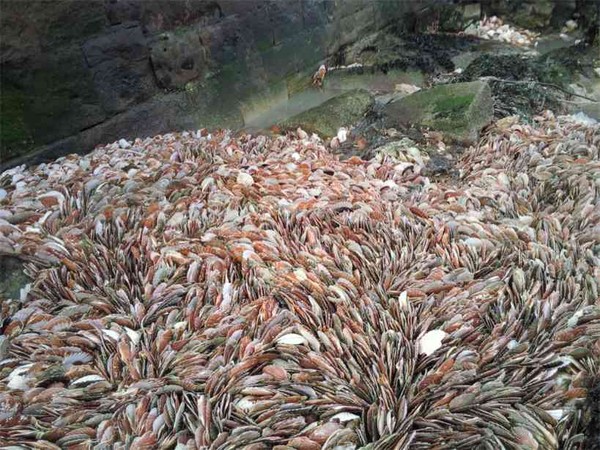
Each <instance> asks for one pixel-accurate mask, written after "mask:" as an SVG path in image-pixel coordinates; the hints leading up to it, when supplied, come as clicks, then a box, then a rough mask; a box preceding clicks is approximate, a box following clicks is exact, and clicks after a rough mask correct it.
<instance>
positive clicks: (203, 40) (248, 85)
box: [0, 0, 432, 169]
mask: <svg viewBox="0 0 600 450" xmlns="http://www.w3.org/2000/svg"><path fill="white" fill-rule="evenodd" d="M428 3H432V1H431V0H416V1H415V0H412V1H403V0H386V1H373V0H219V1H208V0H169V1H167V0H144V1H142V0H87V1H81V0H52V1H49V0H45V1H42V0H26V1H12V2H3V3H2V14H1V15H0V27H1V35H2V42H1V43H0V65H1V80H0V81H1V91H0V96H1V102H2V103H1V105H0V106H1V108H0V113H1V117H0V118H1V122H0V126H1V136H0V169H2V168H6V167H7V162H8V161H10V164H11V165H12V164H14V163H16V162H19V160H18V159H15V158H18V157H20V156H23V155H32V154H41V155H43V158H42V159H46V158H50V157H56V156H58V155H62V154H65V153H70V152H86V151H89V150H91V149H92V148H93V147H94V146H96V145H98V144H102V143H106V142H111V141H114V140H116V139H118V138H121V137H125V138H133V137H137V136H145V135H153V134H157V133H161V132H166V131H169V130H177V129H186V128H192V129H194V128H198V127H202V126H209V127H212V126H222V127H237V126H241V125H243V116H242V111H241V108H240V106H241V105H242V104H243V102H244V99H246V98H247V97H248V96H249V95H251V94H252V93H256V92H261V91H263V90H265V89H268V88H269V87H271V86H274V85H277V84H278V83H281V82H282V81H284V80H286V79H288V78H289V77H293V75H294V74H297V73H299V72H307V73H311V72H312V71H313V70H315V69H316V67H317V66H318V64H319V63H320V62H321V61H323V60H325V59H326V58H327V57H329V56H331V55H333V54H334V53H335V52H336V51H337V50H338V49H340V48H341V47H342V46H344V45H346V44H349V43H352V42H354V41H356V40H357V39H358V38H359V37H361V36H363V35H365V34H367V33H370V32H374V31H376V30H379V29H381V28H383V27H385V26H387V25H390V24H396V25H397V24H398V23H399V22H401V21H402V20H403V17H405V15H406V14H407V13H408V12H410V11H411V10H414V9H420V8H422V7H423V5H425V4H428ZM36 152H37V153H36ZM38 160H41V159H40V158H38Z"/></svg>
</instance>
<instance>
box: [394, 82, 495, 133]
mask: <svg viewBox="0 0 600 450" xmlns="http://www.w3.org/2000/svg"><path fill="white" fill-rule="evenodd" d="M383 114H384V116H385V121H386V124H387V126H389V127H394V126H399V125H402V124H408V123H411V124H418V125H420V126H423V127H428V128H431V129H433V130H437V131H441V132H443V133H444V135H445V136H446V137H447V138H449V139H450V140H454V141H458V142H465V143H467V142H473V141H475V140H476V139H477V138H478V136H479V132H480V131H481V129H482V128H483V127H484V126H486V125H487V124H489V123H490V122H491V121H492V119H493V114H494V104H493V100H492V93H491V90H490V87H489V86H488V84H487V83H485V82H482V81H474V82H470V83H456V84H446V85H439V86H435V87H433V88H431V89H428V90H425V91H419V92H416V93H414V94H411V95H409V96H407V97H404V98H402V99H400V100H398V101H395V102H392V103H390V104H388V105H386V107H385V108H384V111H383Z"/></svg>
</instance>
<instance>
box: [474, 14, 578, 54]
mask: <svg viewBox="0 0 600 450" xmlns="http://www.w3.org/2000/svg"><path fill="white" fill-rule="evenodd" d="M571 22H572V21H571ZM576 26H577V25H575V27H576ZM466 33H467V34H472V35H474V36H478V37H480V38H482V39H487V40H493V41H500V42H507V43H510V44H513V45H517V46H520V47H530V46H532V45H535V44H536V42H537V39H538V37H539V34H537V33H534V32H532V31H529V30H524V29H516V28H514V27H512V26H511V25H509V24H505V23H504V22H503V21H502V19H500V18H499V17H496V16H492V17H489V18H487V17H486V18H484V19H483V20H480V21H479V22H478V23H477V24H475V26H473V27H470V28H468V29H467V30H466Z"/></svg>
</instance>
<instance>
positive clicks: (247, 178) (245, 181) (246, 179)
mask: <svg viewBox="0 0 600 450" xmlns="http://www.w3.org/2000/svg"><path fill="white" fill-rule="evenodd" d="M237 183H238V184H241V185H242V186H252V185H253V184H254V178H252V175H250V174H249V173H246V172H240V173H238V176H237Z"/></svg>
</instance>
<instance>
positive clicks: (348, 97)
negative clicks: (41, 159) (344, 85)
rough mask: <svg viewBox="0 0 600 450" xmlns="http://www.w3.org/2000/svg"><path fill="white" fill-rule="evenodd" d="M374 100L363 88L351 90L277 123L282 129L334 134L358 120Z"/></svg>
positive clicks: (331, 135)
mask: <svg viewBox="0 0 600 450" xmlns="http://www.w3.org/2000/svg"><path fill="white" fill-rule="evenodd" d="M373 104H374V100H373V97H372V96H371V94H369V93H368V92H367V91H365V90H359V89H357V90H353V91H350V92H346V93H345V94H342V95H340V96H338V97H335V98H332V99H331V100H328V101H327V102H325V103H323V104H322V105H321V106H318V107H316V108H313V109H310V110H308V111H305V112H303V113H300V114H298V115H296V116H294V117H291V118H289V119H287V120H285V121H283V122H281V123H280V124H279V125H280V127H281V128H282V129H286V130H295V129H296V128H302V129H304V130H306V131H307V132H309V133H317V134H318V135H319V136H321V137H325V138H331V137H333V136H335V135H336V134H337V132H338V129H339V128H340V127H343V126H346V125H349V124H353V123H355V122H358V121H359V120H360V119H361V118H362V117H363V116H364V115H365V114H366V113H367V112H368V111H369V109H370V108H372V107H373Z"/></svg>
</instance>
